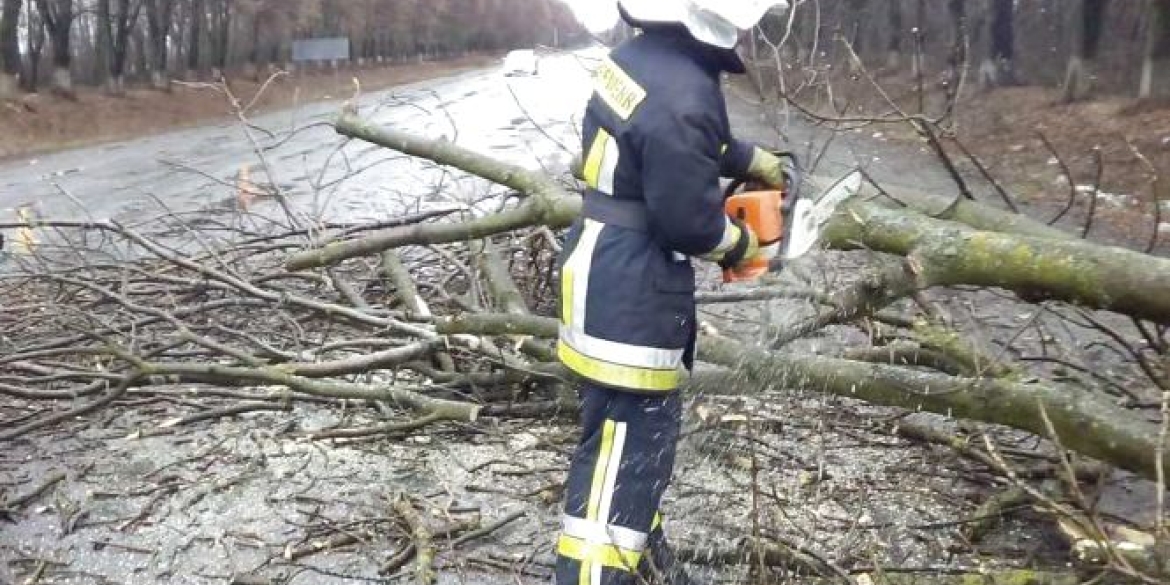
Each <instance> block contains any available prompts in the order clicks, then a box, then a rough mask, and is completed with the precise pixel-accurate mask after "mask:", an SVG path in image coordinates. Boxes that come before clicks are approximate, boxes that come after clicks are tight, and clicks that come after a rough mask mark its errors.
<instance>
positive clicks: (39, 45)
mask: <svg viewBox="0 0 1170 585" xmlns="http://www.w3.org/2000/svg"><path fill="white" fill-rule="evenodd" d="M36 2H37V0H28V4H27V5H26V6H27V10H26V13H27V14H28V35H27V37H26V38H25V52H26V53H27V55H28V60H27V64H26V67H25V70H24V75H23V76H22V78H23V81H24V83H23V85H24V90H25V91H27V92H29V93H35V92H36V91H37V88H38V86H39V84H40V77H41V55H42V54H43V53H44V48H45V20H44V18H43V17H42V16H41V14H40V9H39V7H38V6H37V4H36Z"/></svg>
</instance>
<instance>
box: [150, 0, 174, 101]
mask: <svg viewBox="0 0 1170 585" xmlns="http://www.w3.org/2000/svg"><path fill="white" fill-rule="evenodd" d="M174 9H175V3H174V0H146V25H147V31H148V32H149V38H150V83H151V86H152V87H154V88H155V89H157V90H160V91H167V90H169V89H170V79H169V76H168V75H167V70H168V48H167V46H168V42H167V41H168V36H169V32H170V29H171V19H172V15H173V14H174Z"/></svg>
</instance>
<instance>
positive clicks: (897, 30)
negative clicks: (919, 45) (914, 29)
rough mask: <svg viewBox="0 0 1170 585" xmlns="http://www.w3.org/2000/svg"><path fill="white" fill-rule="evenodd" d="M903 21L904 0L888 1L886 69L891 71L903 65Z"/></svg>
mask: <svg viewBox="0 0 1170 585" xmlns="http://www.w3.org/2000/svg"><path fill="white" fill-rule="evenodd" d="M902 21H903V16H902V0H887V2H886V27H887V31H886V32H887V33H888V35H889V36H887V37H886V67H887V68H889V69H891V70H893V69H897V68H898V67H899V66H900V65H901V64H902V34H903V32H904V31H903V30H902V28H903V22H902Z"/></svg>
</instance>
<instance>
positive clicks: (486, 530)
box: [451, 510, 527, 548]
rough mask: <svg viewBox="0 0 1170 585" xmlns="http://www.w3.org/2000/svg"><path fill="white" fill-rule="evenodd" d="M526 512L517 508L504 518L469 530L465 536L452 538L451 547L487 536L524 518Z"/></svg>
mask: <svg viewBox="0 0 1170 585" xmlns="http://www.w3.org/2000/svg"><path fill="white" fill-rule="evenodd" d="M526 514H527V512H525V511H524V510H516V511H514V512H512V513H510V514H508V515H506V516H504V517H503V518H500V519H499V520H496V521H495V522H492V523H491V524H488V525H487V526H484V527H483V528H478V529H476V530H472V531H471V532H468V533H467V534H464V535H463V536H460V537H459V538H456V539H455V540H452V541H451V548H457V547H459V545H461V544H465V543H467V542H470V541H472V540H475V539H477V538H482V537H484V536H487V535H489V534H491V533H493V532H495V531H497V530H499V529H501V528H503V527H504V526H507V525H508V524H511V523H512V522H515V521H516V520H519V519H521V518H523V517H524V516H525V515H526Z"/></svg>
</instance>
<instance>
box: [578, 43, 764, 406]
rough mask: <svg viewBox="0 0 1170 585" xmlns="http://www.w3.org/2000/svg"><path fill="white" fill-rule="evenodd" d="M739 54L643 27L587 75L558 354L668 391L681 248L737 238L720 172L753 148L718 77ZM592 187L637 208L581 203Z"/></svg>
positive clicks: (678, 366) (684, 345) (687, 308)
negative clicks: (612, 213)
mask: <svg viewBox="0 0 1170 585" xmlns="http://www.w3.org/2000/svg"><path fill="white" fill-rule="evenodd" d="M738 65H739V63H738V59H736V58H735V57H734V54H733V53H731V52H726V51H720V50H718V49H715V48H712V47H708V46H707V45H704V44H701V43H699V42H698V41H695V40H693V39H692V38H691V37H690V36H688V35H687V34H685V33H684V32H681V31H677V30H673V29H671V30H651V31H648V32H646V33H644V34H642V35H640V36H637V37H635V38H634V39H632V40H630V41H628V42H626V43H624V44H622V45H621V46H619V47H618V48H617V49H615V50H614V51H613V52H612V53H611V54H610V56H609V58H608V59H607V60H606V61H605V62H604V63H603V64H602V65H601V66H600V67H599V68H598V70H597V72H596V74H595V76H594V85H595V88H594V89H595V91H594V94H593V96H592V98H591V99H590V102H589V105H588V108H587V109H586V113H585V118H584V123H583V133H582V137H583V147H584V152H585V169H584V175H585V180H586V184H587V185H588V189H587V190H586V193H585V197H586V200H587V201H586V209H587V212H586V214H585V217H583V218H581V219H580V220H578V221H577V223H576V224H575V225H574V226H573V228H572V229H571V230H570V233H569V237H568V240H567V245H566V247H565V251H564V254H563V255H562V258H561V299H560V300H561V315H560V316H561V335H560V342H559V344H558V353H559V355H560V357H561V360H562V362H563V363H564V364H565V365H566V366H568V367H569V368H570V369H572V370H574V371H575V372H576V373H577V374H579V375H581V376H583V377H585V378H586V379H588V380H591V381H593V382H595V383H599V384H602V385H605V386H610V387H614V388H619V389H626V390H632V391H637V392H668V391H671V390H674V389H675V388H677V386H678V385H679V383H680V381H681V370H682V367H683V366H684V365H685V366H686V367H690V364H691V358H692V356H691V353H692V348H693V342H694V336H695V301H694V291H695V275H694V270H693V268H692V267H691V260H690V258H691V257H707V258H713V257H718V256H719V255H720V254H722V253H725V252H726V251H728V250H729V249H731V248H733V247H735V245H736V244H737V242H738V240H739V238H741V237H745V236H744V234H742V233H741V231H740V230H739V228H737V227H735V226H734V225H733V224H732V223H731V222H730V221H729V220H728V218H727V217H726V215H725V214H724V212H723V193H722V190H721V188H720V185H719V178H720V176H728V177H743V176H745V175H746V174H747V169H748V166H749V165H750V162H751V157H752V152H753V146H752V145H750V144H747V143H744V142H740V141H737V140H734V139H733V138H732V135H731V127H730V124H729V122H728V117H727V108H726V103H725V101H724V97H723V93H722V90H721V88H720V75H721V73H723V72H725V71H731V70H735V69H736V68H737V66H738ZM590 200H593V202H594V203H599V204H604V207H612V206H615V205H616V206H617V207H619V208H623V206H624V207H629V208H631V209H633V210H634V211H639V210H640V213H641V215H642V216H644V219H643V220H633V221H616V220H615V221H607V217H608V216H607V215H604V214H602V215H598V214H594V213H592V212H590V211H588V210H589V209H590ZM625 215H626V216H629V215H630V214H625ZM633 215H634V216H637V215H638V213H634V214H633Z"/></svg>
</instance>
